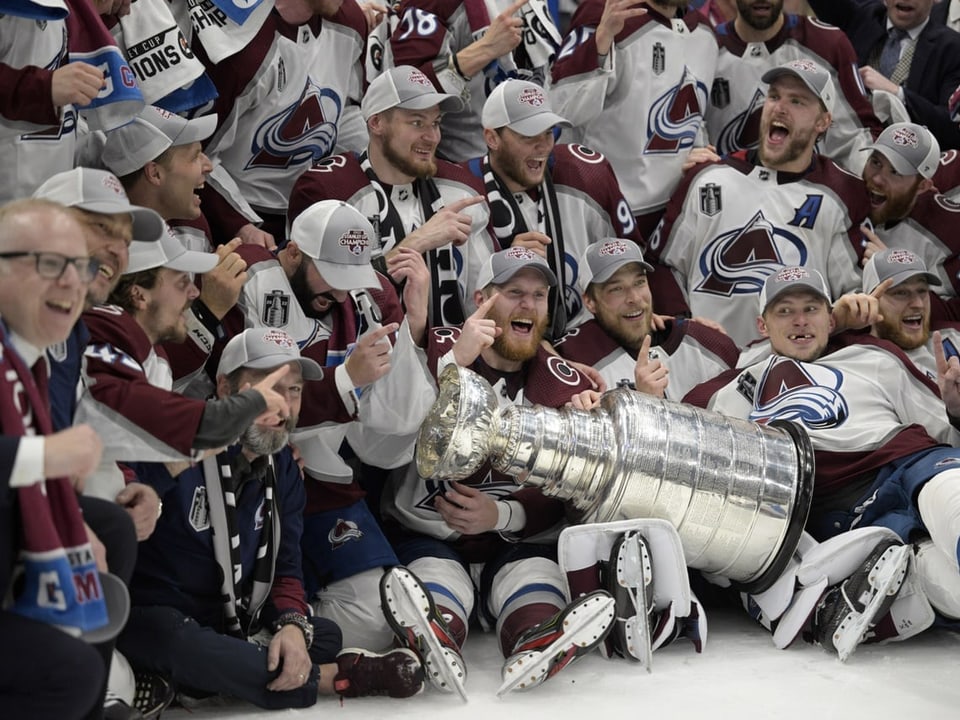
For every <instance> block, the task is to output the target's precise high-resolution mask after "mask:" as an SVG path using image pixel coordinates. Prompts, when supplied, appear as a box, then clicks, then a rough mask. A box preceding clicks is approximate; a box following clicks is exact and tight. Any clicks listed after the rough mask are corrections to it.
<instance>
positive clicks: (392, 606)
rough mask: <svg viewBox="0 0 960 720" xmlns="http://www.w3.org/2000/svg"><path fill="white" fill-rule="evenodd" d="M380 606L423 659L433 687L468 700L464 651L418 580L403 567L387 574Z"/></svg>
mask: <svg viewBox="0 0 960 720" xmlns="http://www.w3.org/2000/svg"><path fill="white" fill-rule="evenodd" d="M380 604H381V607H382V608H383V614H384V616H385V617H386V619H387V624H388V625H390V628H391V629H392V630H393V632H394V634H395V635H396V636H397V638H398V639H399V640H400V642H401V643H402V644H403V645H404V646H406V647H409V648H410V649H411V650H413V651H414V652H415V653H416V654H417V655H418V656H419V658H420V661H421V662H422V663H423V668H424V671H425V673H426V677H427V680H428V681H429V682H430V684H431V685H433V686H434V687H435V688H437V689H438V690H440V691H442V692H456V693H457V694H458V695H460V697H461V698H462V699H463V700H466V699H467V691H466V688H465V687H464V684H465V683H466V680H467V668H466V665H465V664H464V662H463V657H462V656H461V655H460V648H459V647H457V643H456V642H455V641H454V639H453V637H451V635H450V631H449V629H448V628H447V623H446V622H445V621H444V619H443V618H442V617H441V616H440V613H438V612H437V606H436V605H435V604H434V602H433V597H432V596H431V595H430V593H429V592H428V591H427V589H426V588H425V587H424V586H423V583H421V582H420V580H419V579H418V578H417V576H416V575H414V574H413V573H412V572H411V571H410V570H408V569H407V568H405V567H403V566H401V565H398V566H397V567H395V568H393V569H391V570H389V571H388V572H386V573H384V575H383V577H382V578H381V579H380Z"/></svg>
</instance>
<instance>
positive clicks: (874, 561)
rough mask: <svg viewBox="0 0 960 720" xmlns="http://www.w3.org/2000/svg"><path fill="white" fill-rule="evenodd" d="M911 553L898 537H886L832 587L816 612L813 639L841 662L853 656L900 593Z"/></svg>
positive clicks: (908, 547) (818, 605)
mask: <svg viewBox="0 0 960 720" xmlns="http://www.w3.org/2000/svg"><path fill="white" fill-rule="evenodd" d="M911 552H912V550H911V548H910V546H909V545H904V544H903V543H901V542H900V541H899V540H894V539H886V540H883V541H881V542H880V543H879V544H878V545H877V546H876V548H874V550H873V552H871V553H870V555H869V556H868V557H867V559H866V560H864V562H863V564H862V566H861V567H860V569H859V570H857V571H856V572H855V573H854V574H853V575H851V576H850V577H848V578H847V579H846V580H844V581H843V582H842V583H840V584H839V585H836V586H834V587H833V588H831V589H829V590H828V591H827V593H826V594H825V595H824V596H823V598H822V599H821V600H820V602H819V603H818V604H817V608H816V610H815V611H814V617H813V639H814V642H816V643H817V644H818V645H820V646H821V647H824V648H827V649H829V650H835V651H836V653H837V655H838V656H839V657H840V660H841V661H845V660H846V659H847V658H848V657H850V655H851V654H852V653H853V651H854V650H856V648H857V645H859V644H860V643H861V642H863V639H864V637H865V636H866V633H867V631H868V630H869V629H870V628H871V627H873V626H874V624H876V622H877V619H878V618H880V617H881V616H882V615H883V614H884V613H886V612H887V611H888V610H889V609H890V606H891V605H892V604H893V601H894V599H895V598H896V597H897V593H898V592H900V588H901V587H902V586H903V581H904V579H905V578H906V575H907V568H908V566H909V563H910V555H911Z"/></svg>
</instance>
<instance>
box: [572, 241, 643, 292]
mask: <svg viewBox="0 0 960 720" xmlns="http://www.w3.org/2000/svg"><path fill="white" fill-rule="evenodd" d="M630 263H639V264H640V267H642V268H643V271H644V272H645V273H648V272H653V265H651V264H650V263H648V262H647V261H646V260H644V259H643V253H642V252H641V251H640V246H639V245H637V244H636V243H635V242H633V240H623V239H622V238H603V239H602V240H598V241H597V242H595V243H591V244H590V245H589V246H588V247H587V251H586V252H585V253H584V254H583V258H581V260H580V290H581V291H583V292H586V290H587V287H588V286H589V285H590V283H605V282H606V281H607V280H609V279H610V278H611V277H612V276H613V274H614V273H615V272H616V271H617V270H619V269H620V268H622V267H623V266H624V265H629V264H630Z"/></svg>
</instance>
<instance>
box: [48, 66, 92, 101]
mask: <svg viewBox="0 0 960 720" xmlns="http://www.w3.org/2000/svg"><path fill="white" fill-rule="evenodd" d="M104 86H105V82H104V78H103V72H101V71H100V70H99V69H97V68H95V67H94V66H93V65H90V64H89V63H85V62H72V63H67V64H66V65H63V66H61V67H59V68H57V69H56V70H54V71H53V76H52V81H51V84H50V98H51V99H52V100H53V104H54V106H55V107H63V106H64V105H76V106H77V107H86V106H87V105H89V104H90V103H91V102H93V99H94V98H95V97H96V96H97V95H99V94H100V91H101V90H103V88H104Z"/></svg>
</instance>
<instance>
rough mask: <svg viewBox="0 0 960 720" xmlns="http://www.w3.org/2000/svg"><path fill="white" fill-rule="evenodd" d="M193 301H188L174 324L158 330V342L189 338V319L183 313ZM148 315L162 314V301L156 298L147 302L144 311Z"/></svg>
mask: <svg viewBox="0 0 960 720" xmlns="http://www.w3.org/2000/svg"><path fill="white" fill-rule="evenodd" d="M192 304H193V303H192V302H188V303H187V304H186V305H184V306H183V309H182V310H181V311H180V314H179V315H177V319H176V320H175V321H174V324H173V325H168V326H167V327H165V328H160V329H159V331H158V332H157V343H158V344H159V343H166V342H169V343H182V342H186V340H187V321H186V320H185V319H184V317H183V315H184V313H186V312H187V311H188V310H189V309H190V306H191V305H192ZM144 312H145V314H146V315H147V317H150V316H151V315H152V316H154V317H156V316H157V315H159V314H160V303H158V302H157V301H156V300H150V301H149V302H148V303H147V307H146V310H145V311H144Z"/></svg>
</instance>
